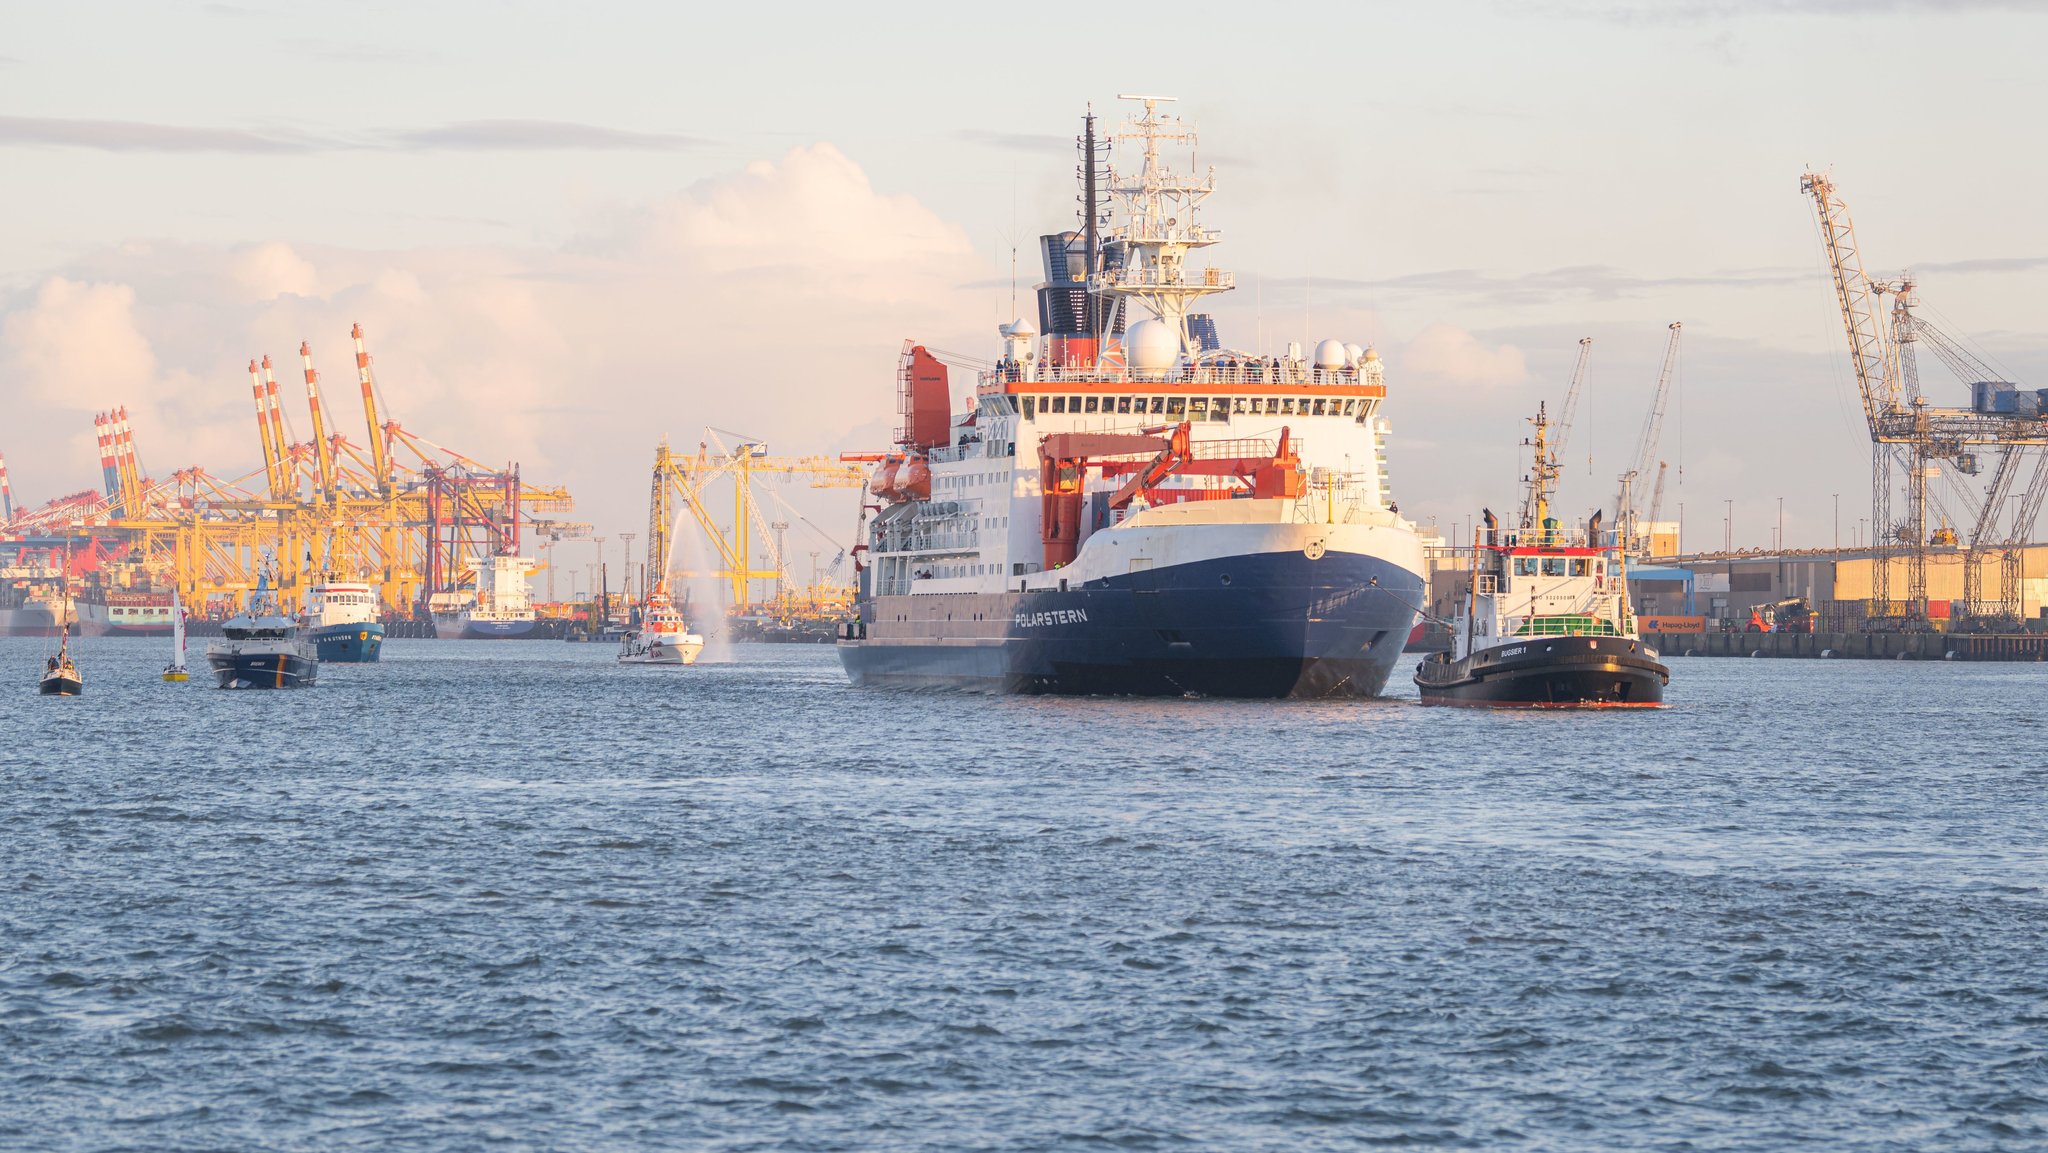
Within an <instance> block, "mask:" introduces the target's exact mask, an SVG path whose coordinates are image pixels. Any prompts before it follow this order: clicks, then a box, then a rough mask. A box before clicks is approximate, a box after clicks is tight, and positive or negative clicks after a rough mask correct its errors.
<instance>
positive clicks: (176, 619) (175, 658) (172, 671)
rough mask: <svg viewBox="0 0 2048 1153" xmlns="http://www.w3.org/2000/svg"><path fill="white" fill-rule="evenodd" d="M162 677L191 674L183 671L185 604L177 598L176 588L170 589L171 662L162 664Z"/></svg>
mask: <svg viewBox="0 0 2048 1153" xmlns="http://www.w3.org/2000/svg"><path fill="white" fill-rule="evenodd" d="M164 679H165V680H167V681H189V680H191V679H192V675H191V674H190V673H188V672H186V671H185V605H184V602H182V601H180V600H179V599H178V591H177V590H176V589H172V590H171V663H170V664H167V665H165V666H164Z"/></svg>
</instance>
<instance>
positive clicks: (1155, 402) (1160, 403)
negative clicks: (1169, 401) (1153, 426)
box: [1152, 396, 1166, 416]
mask: <svg viewBox="0 0 2048 1153" xmlns="http://www.w3.org/2000/svg"><path fill="white" fill-rule="evenodd" d="M1165 411H1166V398H1165V397H1163V396H1155V397H1153V398H1152V415H1153V416H1158V415H1159V414H1160V413H1162V412H1165Z"/></svg>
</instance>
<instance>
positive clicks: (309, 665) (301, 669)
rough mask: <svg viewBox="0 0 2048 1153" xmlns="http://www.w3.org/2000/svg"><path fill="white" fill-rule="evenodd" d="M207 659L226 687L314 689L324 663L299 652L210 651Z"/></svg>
mask: <svg viewBox="0 0 2048 1153" xmlns="http://www.w3.org/2000/svg"><path fill="white" fill-rule="evenodd" d="M206 661H207V664H209V665H211V666H212V667H213V676H214V680H215V682H216V683H217V684H218V685H219V687H221V688H224V689H303V688H311V687H313V684H314V682H315V680H316V679H317V678H318V677H319V675H320V662H318V661H316V660H314V659H312V658H310V657H307V656H303V655H300V654H298V653H249V654H240V653H235V654H214V653H209V654H207V657H206Z"/></svg>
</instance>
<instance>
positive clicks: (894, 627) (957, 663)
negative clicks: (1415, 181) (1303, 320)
mask: <svg viewBox="0 0 2048 1153" xmlns="http://www.w3.org/2000/svg"><path fill="white" fill-rule="evenodd" d="M1133 99H1138V100H1141V101H1142V103H1143V106H1144V108H1143V112H1142V113H1140V114H1138V115H1135V116H1133V117H1132V118H1131V119H1130V120H1129V121H1128V122H1127V124H1126V125H1125V127H1124V129H1123V130H1121V131H1119V132H1116V133H1114V134H1113V135H1112V136H1111V137H1110V138H1109V140H1108V141H1107V142H1106V143H1105V144H1102V145H1098V144H1097V141H1096V137H1095V131H1094V124H1093V118H1092V117H1091V118H1090V119H1089V121H1088V122H1087V129H1086V131H1085V132H1084V135H1083V137H1082V140H1081V142H1080V144H1081V152H1082V164H1081V174H1082V197H1081V201H1082V203H1083V205H1084V210H1083V215H1082V218H1081V228H1080V229H1078V230H1076V231H1072V232H1066V233H1059V234H1055V235H1051V236H1047V237H1044V238H1043V242H1042V243H1043V250H1044V256H1045V264H1046V283H1045V284H1043V285H1041V286H1040V288H1039V290H1038V304H1039V308H1038V312H1039V323H1038V325H1036V326H1034V325H1033V324H1032V323H1031V322H1030V321H1028V320H1024V319H1018V320H1015V321H1013V322H1011V323H1009V324H1005V325H1002V326H1001V327H1000V329H999V334H1000V337H1001V341H1002V344H1001V351H1000V356H999V359H998V360H997V361H996V362H995V366H994V367H993V368H990V369H986V370H983V371H980V372H979V374H978V379H977V381H976V385H975V387H974V389H973V391H972V393H971V394H969V395H967V396H965V397H964V398H962V400H963V403H961V404H959V405H958V406H957V407H956V405H955V398H954V397H953V396H952V394H951V386H950V383H949V380H950V377H949V371H948V366H947V365H946V364H945V363H943V362H942V361H941V360H940V359H939V358H937V357H935V356H934V355H932V354H931V353H930V352H929V351H927V350H926V349H925V348H923V347H922V346H915V345H913V346H909V347H907V348H906V349H905V352H904V356H903V361H902V364H901V368H900V371H899V374H898V382H897V383H898V389H899V397H898V412H899V413H900V414H901V417H902V424H901V428H900V431H899V434H898V437H897V441H896V445H895V447H894V448H893V449H892V450H891V451H890V452H887V453H881V454H869V455H867V456H864V457H859V458H856V459H867V460H873V461H875V462H876V463H877V469H876V471H875V473H874V475H873V478H872V479H871V481H870V484H869V492H870V494H871V496H870V499H868V500H864V501H863V512H862V517H863V519H864V520H866V521H867V523H865V524H864V525H863V529H862V533H861V537H862V539H861V542H860V544H859V545H858V547H857V556H858V558H859V562H860V565H859V567H860V576H859V590H858V609H859V612H858V619H857V620H853V621H849V622H847V623H846V624H845V625H844V626H842V629H841V633H840V642H839V653H840V657H841V660H842V663H843V664H844V666H845V668H846V671H847V674H848V676H849V677H850V678H851V679H852V680H853V682H854V683H856V684H860V685H889V686H906V687H926V686H929V687H954V688H966V689H978V690H984V691H995V692H1058V693H1111V694H1139V695H1181V694H1201V695H1212V696H1239V697H1285V696H1309V697H1322V696H1338V697H1354V696H1373V695H1376V694H1378V693H1379V692H1381V691H1382V690H1383V689H1384V688H1385V686H1386V683H1387V679H1388V677H1389V675H1390V674H1391V673H1392V671H1393V668H1394V665H1395V663H1396V662H1397V661H1398V660H1399V659H1400V656H1401V650H1402V647H1403V645H1404V644H1405V642H1406V641H1407V639H1408V634H1409V631H1410V629H1411V628H1412V627H1413V626H1414V624H1415V620H1416V614H1417V612H1418V606H1419V605H1421V604H1422V602H1423V599H1424V596H1423V571H1424V566H1423V545H1422V538H1421V536H1420V534H1419V533H1418V532H1417V531H1416V528H1415V526H1414V525H1413V524H1412V523H1410V522H1409V521H1408V520H1406V519H1405V518H1403V517H1402V516H1401V515H1400V512H1399V510H1398V509H1397V508H1396V506H1395V504H1394V502H1393V500H1392V498H1391V495H1390V493H1389V491H1388V481H1387V472H1386V468H1387V465H1386V437H1387V434H1388V423H1387V420H1386V418H1385V416H1384V415H1383V414H1382V411H1381V409H1382V405H1383V404H1384V402H1385V400H1386V395H1387V389H1386V383H1385V379H1384V375H1383V370H1382V366H1381V364H1380V360H1379V357H1378V355H1377V354H1376V353H1374V352H1373V351H1372V350H1371V349H1369V348H1363V347H1361V346H1359V345H1357V344H1346V343H1344V342H1342V341H1338V340H1325V341H1322V342H1321V343H1320V344H1318V345H1316V346H1315V348H1314V349H1313V351H1311V352H1309V353H1308V354H1306V355H1304V353H1303V350H1302V348H1301V346H1300V345H1299V344H1294V345H1290V346H1288V348H1287V350H1286V355H1284V356H1268V355H1264V354H1263V353H1261V352H1259V351H1255V350H1248V349H1238V348H1233V347H1230V346H1228V345H1226V344H1224V343H1223V342H1222V340H1221V337H1220V334H1219V333H1218V331H1217V328H1216V325H1215V321H1214V318H1213V317H1212V316H1209V315H1207V314H1204V313H1202V312H1199V311H1197V310H1196V309H1197V307H1198V306H1199V304H1200V302H1201V300H1202V299H1203V298H1204V297H1207V296H1210V295H1213V294H1216V293H1221V292H1225V291H1228V290H1230V289H1231V288H1232V287H1234V279H1233V277H1232V276H1231V274H1229V273H1227V272H1225V271H1222V270H1221V269H1217V268H1213V267H1207V268H1191V267H1189V266H1188V258H1189V257H1190V256H1192V255H1194V254H1196V253H1197V252H1199V250H1201V249H1204V248H1207V247H1209V246H1210V245H1213V244H1215V243H1217V241H1218V240H1219V239H1220V234H1219V233H1218V232H1216V231H1215V230H1214V229H1211V228H1207V227H1205V226H1203V225H1202V224H1201V223H1199V222H1198V220H1197V217H1198V215H1199V210H1200V208H1201V206H1202V204H1203V202H1204V201H1206V200H1207V199H1208V197H1209V196H1210V194H1211V193H1212V192H1213V191H1214V184H1215V177H1214V174H1213V170H1212V171H1211V172H1210V173H1209V174H1208V175H1206V176H1199V177H1198V176H1196V175H1193V174H1190V173H1185V172H1179V171H1175V170H1173V169H1171V168H1170V167H1169V166H1168V163H1167V161H1166V159H1165V158H1163V157H1162V155H1161V153H1162V148H1163V147H1164V146H1181V145H1185V146H1187V147H1190V148H1191V147H1192V145H1193V142H1194V134H1193V132H1192V131H1191V130H1189V129H1188V128H1187V127H1186V126H1185V125H1184V124H1183V123H1181V121H1180V120H1179V119H1178V118H1175V117H1170V116H1166V115H1163V114H1162V113H1160V111H1159V107H1158V106H1159V104H1160V103H1161V102H1162V101H1163V100H1164V99H1166V98H1161V97H1138V98H1133ZM1118 147H1122V148H1124V149H1125V152H1126V156H1127V157H1128V159H1129V161H1130V163H1128V164H1127V165H1125V166H1122V167H1119V165H1118V164H1117V163H1115V162H1114V158H1113V157H1112V155H1111V153H1113V152H1114V151H1115V149H1117V148H1118ZM1103 190H1106V192H1107V195H1108V197H1109V198H1110V199H1111V200H1112V201H1113V202H1114V205H1115V207H1116V209H1117V212H1116V213H1115V215H1114V217H1113V218H1112V221H1113V226H1112V227H1110V228H1108V229H1106V230H1101V229H1100V228H1099V224H1100V222H1101V220H1102V219H1103V216H1102V214H1101V213H1100V212H1099V211H1098V208H1097V198H1098V195H1099V194H1100V192H1101V191H1103ZM1127 313H1130V314H1132V315H1136V314H1138V313H1143V314H1146V315H1144V316H1143V318H1142V319H1139V320H1137V322H1136V323H1133V324H1130V325H1129V327H1128V329H1126V327H1125V320H1126V315H1127ZM877 509H878V510H879V511H874V512H873V516H872V519H869V513H870V511H871V510H877Z"/></svg>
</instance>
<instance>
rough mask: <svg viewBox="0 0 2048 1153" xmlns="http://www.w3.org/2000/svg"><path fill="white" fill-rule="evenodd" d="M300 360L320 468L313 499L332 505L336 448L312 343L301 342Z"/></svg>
mask: <svg viewBox="0 0 2048 1153" xmlns="http://www.w3.org/2000/svg"><path fill="white" fill-rule="evenodd" d="M299 359H300V360H301V361H302V362H304V363H305V366H306V406H307V407H308V408H310V409H312V410H313V458H314V460H315V461H317V462H318V463H319V468H320V490H319V491H318V492H316V493H314V494H313V499H314V501H315V503H319V504H331V503H333V501H334V446H333V445H331V444H329V443H328V442H327V413H326V407H325V406H324V405H322V404H321V403H320V373H319V371H318V370H316V369H315V368H314V367H313V345H312V343H311V342H310V341H303V340H302V341H300V342H299Z"/></svg>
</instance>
